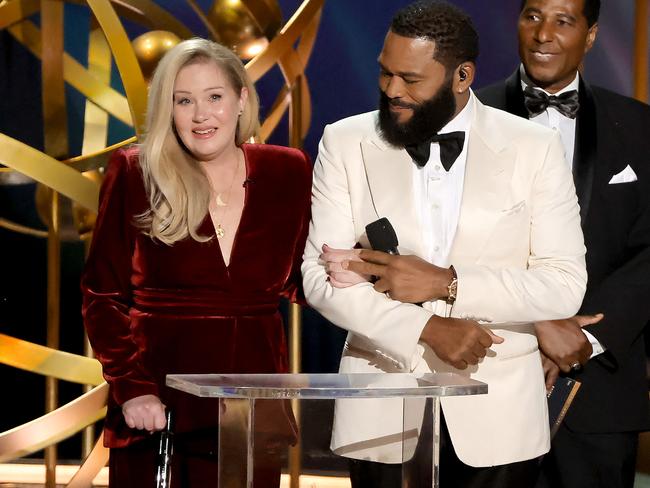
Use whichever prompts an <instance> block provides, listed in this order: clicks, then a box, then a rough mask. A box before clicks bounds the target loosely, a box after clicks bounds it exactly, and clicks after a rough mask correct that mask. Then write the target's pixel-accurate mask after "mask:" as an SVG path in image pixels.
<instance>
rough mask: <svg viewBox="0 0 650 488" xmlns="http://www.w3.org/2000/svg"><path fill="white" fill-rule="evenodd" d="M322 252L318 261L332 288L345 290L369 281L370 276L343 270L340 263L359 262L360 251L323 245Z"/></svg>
mask: <svg viewBox="0 0 650 488" xmlns="http://www.w3.org/2000/svg"><path fill="white" fill-rule="evenodd" d="M322 249H323V252H322V254H321V255H320V256H318V259H319V260H320V261H321V263H322V264H323V266H325V271H327V275H328V276H329V280H330V283H331V285H332V286H333V287H334V288H347V287H349V286H352V285H356V284H358V283H365V282H367V281H370V278H371V276H370V275H361V274H358V273H355V272H354V271H350V270H347V269H343V267H342V266H341V263H343V262H344V261H359V262H361V258H360V257H359V252H360V251H361V250H360V249H334V248H332V247H329V246H328V245H327V244H323V248H322Z"/></svg>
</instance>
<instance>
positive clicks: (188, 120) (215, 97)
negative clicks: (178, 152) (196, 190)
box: [173, 60, 248, 162]
mask: <svg viewBox="0 0 650 488" xmlns="http://www.w3.org/2000/svg"><path fill="white" fill-rule="evenodd" d="M247 95H248V92H247V90H246V88H243V89H242V91H241V94H239V93H237V92H236V91H235V89H234V88H233V87H232V85H231V83H230V81H229V80H228V77H227V76H226V75H225V73H224V72H223V70H222V69H221V68H219V66H217V64H216V63H215V62H213V61H209V60H206V61H198V62H195V63H191V64H188V65H186V66H184V67H183V68H181V70H180V71H179V72H178V75H176V80H175V82H174V100H173V103H174V112H173V114H174V125H175V126H176V131H177V133H178V136H179V137H180V139H181V141H183V144H185V147H186V148H187V149H188V150H189V151H190V152H191V153H192V155H193V156H194V157H195V158H196V159H197V160H198V161H203V162H210V161H213V160H215V159H217V158H218V157H219V156H220V155H222V154H223V153H224V151H228V150H229V149H232V148H233V147H234V146H235V134H236V131H237V121H238V119H239V113H240V112H241V111H242V110H243V108H244V103H245V102H246V97H247Z"/></svg>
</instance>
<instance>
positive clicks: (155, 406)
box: [122, 395, 167, 432]
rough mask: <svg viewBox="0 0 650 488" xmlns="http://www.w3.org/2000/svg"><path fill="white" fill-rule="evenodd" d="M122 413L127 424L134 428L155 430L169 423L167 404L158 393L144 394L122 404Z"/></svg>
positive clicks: (161, 428)
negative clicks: (163, 402)
mask: <svg viewBox="0 0 650 488" xmlns="http://www.w3.org/2000/svg"><path fill="white" fill-rule="evenodd" d="M122 415H124V420H125V421H126V425H128V426H129V427H131V428H132V429H140V430H143V429H144V430H148V431H149V432H154V431H156V430H163V429H164V428H165V425H167V419H166V418H165V406H164V405H163V404H162V402H161V401H160V398H158V397H157V396H156V395H142V396H139V397H135V398H131V399H130V400H127V401H126V402H124V403H123V404H122Z"/></svg>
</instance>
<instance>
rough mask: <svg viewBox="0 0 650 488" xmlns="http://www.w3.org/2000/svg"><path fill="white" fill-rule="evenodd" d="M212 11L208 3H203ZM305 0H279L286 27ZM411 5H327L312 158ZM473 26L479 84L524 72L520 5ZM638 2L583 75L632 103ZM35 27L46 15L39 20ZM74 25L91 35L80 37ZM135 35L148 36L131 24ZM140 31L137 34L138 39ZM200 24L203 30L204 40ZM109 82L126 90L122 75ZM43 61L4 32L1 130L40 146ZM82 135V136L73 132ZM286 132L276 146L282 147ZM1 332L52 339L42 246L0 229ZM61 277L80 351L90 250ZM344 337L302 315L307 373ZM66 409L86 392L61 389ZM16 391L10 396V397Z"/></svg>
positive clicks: (77, 113) (23, 400) (34, 393)
mask: <svg viewBox="0 0 650 488" xmlns="http://www.w3.org/2000/svg"><path fill="white" fill-rule="evenodd" d="M158 3H160V4H161V5H163V6H164V7H165V8H167V9H169V10H170V11H172V12H173V13H174V14H175V15H177V16H178V17H179V18H181V20H183V21H184V22H186V23H189V24H191V23H193V22H194V23H196V20H195V17H194V15H193V14H191V12H190V11H189V10H188V9H187V7H184V5H185V4H184V2H179V1H177V0H162V1H160V2H158ZM199 3H200V4H201V5H202V6H203V7H207V6H208V4H209V3H211V2H210V1H207V0H203V1H200V2H199ZM300 3H301V2H300V1H299V0H280V4H281V7H282V10H283V12H284V14H285V19H286V18H287V17H288V16H289V15H290V14H291V13H292V12H294V11H295V9H296V8H297V7H298V5H300ZM406 3H408V2H406V1H404V0H367V1H366V0H326V6H325V9H324V14H323V17H322V22H321V26H320V31H319V34H318V39H317V42H316V45H315V50H314V53H313V55H312V57H311V61H310V63H309V66H308V69H307V75H308V78H309V85H310V88H311V93H312V97H313V119H312V124H311V129H310V132H309V135H308V137H307V139H306V141H305V148H306V149H307V151H308V152H309V154H310V155H311V156H312V158H315V157H316V153H317V144H318V140H319V138H320V136H321V133H322V130H323V127H324V126H325V125H326V124H328V123H331V122H334V121H336V120H338V119H341V118H343V117H347V116H349V115H352V114H356V113H359V112H365V111H368V110H373V109H374V108H375V105H376V100H377V98H378V89H377V73H378V69H377V63H376V58H377V55H378V54H379V51H380V50H381V45H382V41H383V37H384V35H385V32H386V28H387V26H388V24H389V21H390V18H391V16H392V14H393V13H394V11H395V10H396V9H397V8H399V7H401V6H403V5H405V4H406ZM454 3H456V4H457V5H459V6H460V7H462V8H464V9H466V10H467V11H468V12H469V13H470V14H471V16H472V17H473V18H474V20H475V23H476V26H477V29H478V31H479V33H480V37H481V55H480V57H479V60H478V77H477V80H476V87H481V86H484V85H486V84H489V83H491V82H494V81H497V80H499V79H501V78H504V77H506V76H508V75H509V74H510V73H511V72H512V71H513V70H514V69H515V68H516V67H517V64H518V62H517V46H516V28H515V26H516V22H517V14H518V7H519V0H488V1H485V0H483V1H477V0H456V1H455V2H454ZM633 5H634V2H633V0H618V1H616V2H612V1H610V2H605V4H604V7H603V12H602V15H601V19H602V20H601V22H600V33H599V39H598V41H597V43H596V47H595V48H594V50H593V52H592V53H591V54H590V55H589V57H588V61H587V63H586V66H585V72H586V75H587V78H588V79H589V80H590V81H591V82H592V83H595V84H599V85H602V86H605V87H607V88H610V89H612V90H615V91H618V92H621V93H624V94H627V95H629V94H631V92H632V83H631V59H632V45H633V43H632V35H633V14H634V12H633V10H634V8H633ZM35 21H36V22H38V18H37V17H36V18H35ZM65 21H66V51H67V52H68V53H69V54H71V55H73V56H74V57H76V58H77V59H78V60H80V61H81V60H83V59H86V57H87V44H86V43H87V34H86V32H87V30H86V27H85V26H87V25H88V21H89V18H88V11H87V9H86V8H85V7H83V6H79V5H73V4H66V19H65ZM76 26H84V28H83V29H76ZM127 29H128V30H129V34H130V35H132V36H135V35H137V34H139V33H141V28H139V27H137V26H135V25H130V24H127ZM139 29H140V30H139ZM200 29H201V28H200V27H198V26H196V29H195V31H196V32H200ZM279 80H280V74H279V72H278V73H275V74H274V75H273V76H270V77H268V78H265V80H264V82H263V83H261V84H260V85H259V87H258V88H259V91H260V95H261V100H262V110H263V111H264V110H267V109H268V108H269V107H270V104H271V103H272V101H273V99H274V97H275V95H276V94H277V86H279ZM113 85H114V86H115V87H116V88H119V87H120V80H119V77H118V76H113ZM40 86H41V80H40V63H39V62H37V61H36V59H35V58H33V56H32V55H31V54H29V53H28V52H27V50H26V49H25V48H24V47H22V46H21V45H20V44H18V43H17V42H15V40H14V39H13V38H12V37H11V36H10V35H9V34H8V33H7V32H6V31H2V32H0V132H2V133H5V134H7V135H9V136H12V137H15V138H17V139H19V140H21V141H23V142H25V143H27V144H30V145H32V146H34V147H36V148H40V149H42V144H43V136H42V131H41V126H42V110H41V93H40ZM67 98H68V107H69V113H68V121H69V124H68V126H69V128H70V134H71V135H72V136H71V153H72V154H79V152H80V145H81V135H80V128H81V127H82V122H83V99H82V98H81V97H80V96H79V95H78V94H77V93H76V92H75V91H74V90H73V89H72V88H70V87H68V89H67ZM75 130H76V131H77V132H76V135H75ZM285 134H286V124H285V126H281V127H279V128H278V130H277V131H276V134H275V135H274V136H273V137H272V139H271V141H270V142H275V143H279V144H286V143H287V137H286V135H285ZM129 135H131V134H130V130H129V128H128V127H126V126H125V125H123V124H121V123H120V122H117V121H115V120H112V121H111V124H110V132H109V139H110V140H109V142H110V143H114V142H118V141H120V140H123V139H125V138H126V137H128V136H129ZM33 194H34V187H33V185H21V186H0V217H6V218H11V219H12V220H15V221H18V222H21V223H25V224H29V225H31V226H41V227H42V225H41V224H39V219H38V217H37V214H36V211H35V208H34V195H33ZM0 251H1V254H0V259H1V260H2V261H1V264H0V270H1V271H0V332H3V333H6V334H9V335H12V336H16V337H19V338H24V339H26V340H30V341H33V342H38V343H44V342H45V304H46V291H45V262H46V260H45V242H44V240H39V239H36V238H32V237H26V236H23V235H18V234H14V233H11V232H8V231H6V230H2V229H0ZM62 253H63V269H62V300H63V303H62V314H63V316H62V321H61V323H62V348H63V349H65V350H69V351H71V352H80V351H81V337H82V326H81V320H80V313H79V309H80V299H79V291H78V290H79V274H80V271H81V268H82V264H83V263H82V255H83V250H82V249H81V246H80V245H78V244H64V245H63V249H62ZM344 336H345V334H344V333H343V332H342V331H341V330H339V329H337V328H335V327H334V326H331V325H330V324H327V323H326V322H325V321H324V320H323V319H322V318H320V317H319V316H318V315H317V314H316V313H314V312H313V311H310V310H306V311H305V321H304V334H303V337H304V360H303V369H304V370H305V371H309V372H331V371H335V370H336V368H337V365H338V358H339V355H340V350H341V346H342V343H343V338H344ZM0 388H2V392H3V398H4V399H5V401H4V402H3V407H2V412H3V415H1V416H0V431H2V430H5V429H7V428H10V427H12V426H15V425H18V424H19V423H22V422H25V421H28V420H30V419H32V418H34V417H37V416H39V415H41V414H42V412H43V400H42V391H43V383H42V380H41V379H39V378H33V377H31V376H30V375H27V374H23V373H21V372H19V371H16V370H13V369H10V368H6V367H0ZM62 388H63V389H62V394H61V402H62V403H64V402H67V401H69V400H70V399H72V398H74V397H76V396H78V394H79V391H78V390H77V389H75V388H72V387H67V386H66V385H62ZM7 392H11V394H7Z"/></svg>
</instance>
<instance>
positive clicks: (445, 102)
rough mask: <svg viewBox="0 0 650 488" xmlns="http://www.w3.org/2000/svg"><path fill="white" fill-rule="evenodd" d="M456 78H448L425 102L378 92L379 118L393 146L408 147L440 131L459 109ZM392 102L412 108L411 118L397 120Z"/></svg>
mask: <svg viewBox="0 0 650 488" xmlns="http://www.w3.org/2000/svg"><path fill="white" fill-rule="evenodd" d="M452 85H453V78H451V77H450V78H449V80H448V81H446V82H445V84H444V85H443V86H442V87H440V89H439V90H438V92H437V93H436V94H435V95H434V96H433V97H431V98H430V99H428V100H425V101H424V102H422V103H418V104H411V103H404V102H401V101H399V100H394V101H391V99H390V98H388V96H386V94H385V93H384V92H382V91H380V92H379V122H378V129H379V133H380V134H381V137H382V138H383V139H384V140H385V141H386V142H387V143H388V144H390V145H391V146H395V147H405V146H407V145H410V144H419V143H421V142H424V141H426V140H427V139H429V138H431V137H432V136H433V135H435V134H437V133H438V132H439V131H440V129H442V128H443V127H444V126H445V125H447V123H448V122H449V121H450V120H451V119H452V118H453V117H454V114H455V113H456V98H455V97H454V92H453V88H452ZM391 104H394V105H396V106H398V107H406V108H410V109H411V110H412V112H413V113H412V115H411V118H410V119H409V120H408V121H406V122H404V123H399V122H397V115H396V114H394V113H392V112H391V110H390V106H391Z"/></svg>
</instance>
